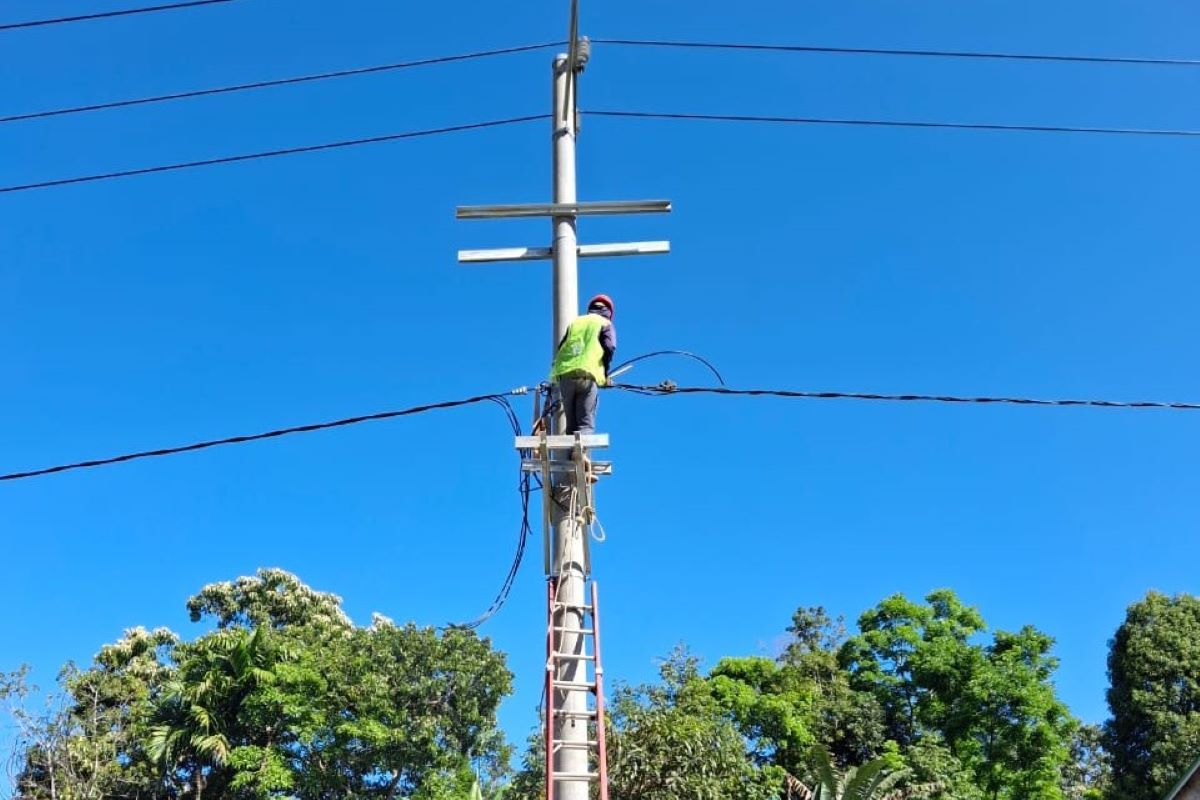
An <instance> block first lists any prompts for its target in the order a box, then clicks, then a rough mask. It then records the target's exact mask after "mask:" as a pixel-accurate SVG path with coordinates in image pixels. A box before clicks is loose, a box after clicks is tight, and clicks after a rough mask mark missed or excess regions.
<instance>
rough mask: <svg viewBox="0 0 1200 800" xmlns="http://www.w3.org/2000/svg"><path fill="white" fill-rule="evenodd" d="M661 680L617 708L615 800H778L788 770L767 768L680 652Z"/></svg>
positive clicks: (629, 692) (620, 698) (618, 697)
mask: <svg viewBox="0 0 1200 800" xmlns="http://www.w3.org/2000/svg"><path fill="white" fill-rule="evenodd" d="M660 672H661V677H662V681H661V683H659V684H656V685H648V686H638V687H626V688H623V689H621V690H619V691H617V692H616V694H615V696H614V699H613V703H612V706H611V711H612V732H611V734H610V738H609V748H610V751H609V752H610V758H609V772H610V775H611V787H610V792H611V797H612V798H613V800H678V799H679V798H688V800H726V798H739V800H771V799H772V798H775V797H778V795H779V792H780V790H781V788H782V780H783V774H782V771H781V770H778V769H777V768H773V767H767V768H762V767H760V766H759V765H757V764H756V763H755V762H754V761H753V760H752V759H751V758H750V757H749V756H748V755H747V753H746V747H745V744H744V741H743V739H742V737H741V736H740V735H739V733H738V731H737V729H736V728H735V727H734V725H733V724H732V723H731V722H729V721H728V720H727V719H725V717H724V714H723V712H722V709H721V707H720V706H719V704H718V703H717V702H715V700H714V699H713V697H712V693H711V691H710V687H709V686H708V685H707V683H706V682H705V681H704V680H703V679H702V678H701V677H700V674H699V669H698V666H697V661H696V659H694V658H691V657H688V656H687V655H685V654H684V653H683V651H681V650H676V652H675V653H674V654H673V655H672V656H671V658H669V659H668V660H667V661H666V662H665V663H664V664H663V666H662V669H661V671H660Z"/></svg>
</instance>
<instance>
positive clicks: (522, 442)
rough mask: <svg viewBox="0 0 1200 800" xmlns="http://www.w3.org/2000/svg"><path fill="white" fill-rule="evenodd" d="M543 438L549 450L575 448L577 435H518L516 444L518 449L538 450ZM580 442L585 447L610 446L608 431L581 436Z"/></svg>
mask: <svg viewBox="0 0 1200 800" xmlns="http://www.w3.org/2000/svg"><path fill="white" fill-rule="evenodd" d="M543 439H544V440H545V442H546V449H547V450H574V449H575V436H573V435H566V434H563V435H559V436H545V437H542V436H518V437H516V446H517V449H518V450H537V449H539V448H540V447H541V446H542V441H543ZM579 442H580V444H582V445H583V446H584V448H585V449H599V448H604V447H608V434H607V433H592V434H586V435H580V436H579Z"/></svg>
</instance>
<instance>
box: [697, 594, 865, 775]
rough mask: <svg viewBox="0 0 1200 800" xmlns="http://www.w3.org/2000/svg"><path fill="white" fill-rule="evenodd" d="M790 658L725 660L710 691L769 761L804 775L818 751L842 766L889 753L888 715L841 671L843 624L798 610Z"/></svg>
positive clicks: (791, 629) (788, 652)
mask: <svg viewBox="0 0 1200 800" xmlns="http://www.w3.org/2000/svg"><path fill="white" fill-rule="evenodd" d="M788 631H789V633H790V634H791V640H790V641H789V643H788V645H787V648H786V649H785V651H784V653H783V654H782V655H781V656H780V657H779V658H778V659H777V660H775V661H772V660H770V659H766V658H761V657H754V658H727V659H722V660H721V661H720V662H719V663H718V664H717V666H716V668H715V669H714V670H713V671H712V674H711V675H710V677H709V684H710V686H711V688H712V692H713V695H714V697H715V698H716V699H717V701H718V702H719V703H720V704H721V706H722V708H723V709H724V710H725V711H726V713H728V714H729V715H730V718H731V719H732V720H733V721H734V722H735V723H736V724H737V726H738V730H739V731H740V732H741V733H742V735H743V736H745V737H747V739H748V740H749V741H750V742H751V743H752V745H753V748H754V752H755V753H756V755H757V756H758V757H759V759H760V760H762V761H764V762H765V761H770V762H771V763H775V764H777V765H779V766H781V767H783V768H784V769H785V770H788V771H793V772H794V771H796V770H797V769H799V768H800V765H801V764H802V763H804V761H805V759H807V757H808V754H809V751H810V749H811V747H812V745H813V744H814V743H817V742H819V743H821V744H823V745H824V746H825V747H826V748H828V750H829V751H830V752H831V753H832V755H833V758H834V760H835V762H836V763H838V764H840V765H843V766H846V765H850V764H857V763H861V762H863V761H866V760H869V759H870V758H872V757H873V756H875V755H877V754H878V753H879V751H880V748H881V747H882V746H883V743H884V739H883V715H882V711H881V709H880V707H879V704H878V702H876V700H875V698H874V697H873V696H872V695H871V694H869V693H867V692H861V691H856V690H855V689H853V688H852V687H851V686H850V681H849V676H848V674H847V673H846V672H845V671H844V670H842V669H841V667H840V666H839V664H838V656H837V653H838V650H839V649H840V648H841V646H842V644H843V643H844V642H845V638H846V636H845V627H844V625H843V624H842V621H841V620H840V619H839V620H833V619H830V617H829V616H828V615H827V614H826V613H825V610H824V609H822V608H807V609H800V610H798V611H797V612H796V613H795V615H794V616H793V617H792V625H791V626H790V627H789V628H788Z"/></svg>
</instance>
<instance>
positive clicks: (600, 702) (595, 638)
mask: <svg viewBox="0 0 1200 800" xmlns="http://www.w3.org/2000/svg"><path fill="white" fill-rule="evenodd" d="M592 655H593V656H594V657H595V661H593V662H592V663H593V664H594V665H595V666H594V670H595V676H596V762H597V763H596V767H597V769H596V771H597V772H598V773H599V775H600V781H599V782H600V800H608V744H607V742H606V741H605V735H604V662H603V661H601V660H600V599H599V590H598V589H597V588H596V582H595V581H592Z"/></svg>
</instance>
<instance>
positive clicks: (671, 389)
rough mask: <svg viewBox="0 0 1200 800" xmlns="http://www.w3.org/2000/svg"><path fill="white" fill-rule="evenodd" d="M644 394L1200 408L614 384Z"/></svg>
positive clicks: (1168, 405) (1170, 406)
mask: <svg viewBox="0 0 1200 800" xmlns="http://www.w3.org/2000/svg"><path fill="white" fill-rule="evenodd" d="M610 388H612V389H620V390H624V391H628V392H634V393H637V394H643V395H653V396H656V397H665V396H667V395H683V394H714V395H723V396H727V397H782V398H792V399H801V400H877V401H885V402H904V403H957V404H977V405H1017V406H1058V407H1079V406H1083V407H1090V408H1128V409H1151V408H1157V409H1164V410H1170V411H1200V403H1174V402H1169V401H1163V400H1043V399H1036V398H1030V397H968V396H961V395H942V394H873V393H868V392H811V391H794V390H791V389H730V388H727V387H723V386H676V385H675V384H674V383H672V382H670V381H664V382H663V383H660V384H658V385H657V386H639V385H635V384H627V383H620V384H615V385H613V386H611V387H610Z"/></svg>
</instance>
